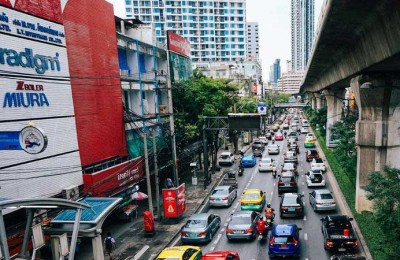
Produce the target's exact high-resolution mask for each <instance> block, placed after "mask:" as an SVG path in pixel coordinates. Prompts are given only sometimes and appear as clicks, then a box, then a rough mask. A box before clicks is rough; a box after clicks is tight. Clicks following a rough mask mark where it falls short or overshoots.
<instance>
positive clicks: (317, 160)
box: [313, 158, 324, 163]
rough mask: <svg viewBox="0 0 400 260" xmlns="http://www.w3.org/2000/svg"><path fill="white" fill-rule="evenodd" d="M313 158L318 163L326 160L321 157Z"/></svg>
mask: <svg viewBox="0 0 400 260" xmlns="http://www.w3.org/2000/svg"><path fill="white" fill-rule="evenodd" d="M313 160H315V162H317V163H322V162H324V161H322V159H321V158H314V159H313Z"/></svg>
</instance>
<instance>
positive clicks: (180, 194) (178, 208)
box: [162, 183, 186, 218]
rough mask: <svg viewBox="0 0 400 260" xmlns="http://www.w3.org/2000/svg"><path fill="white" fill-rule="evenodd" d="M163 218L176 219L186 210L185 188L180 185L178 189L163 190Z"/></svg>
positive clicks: (183, 185)
mask: <svg viewBox="0 0 400 260" xmlns="http://www.w3.org/2000/svg"><path fill="white" fill-rule="evenodd" d="M162 194H163V203H164V217H166V218H178V217H180V216H181V215H182V214H183V213H184V212H185V210H186V186H185V184H184V183H183V184H181V185H180V186H179V187H178V188H171V189H163V191H162Z"/></svg>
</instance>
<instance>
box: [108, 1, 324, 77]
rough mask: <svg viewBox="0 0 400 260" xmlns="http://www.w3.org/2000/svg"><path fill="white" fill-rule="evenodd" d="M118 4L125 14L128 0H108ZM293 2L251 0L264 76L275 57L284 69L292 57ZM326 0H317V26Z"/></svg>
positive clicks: (250, 16)
mask: <svg viewBox="0 0 400 260" xmlns="http://www.w3.org/2000/svg"><path fill="white" fill-rule="evenodd" d="M107 1H108V2H110V3H112V4H113V5H114V13H115V15H117V16H120V17H125V11H124V10H125V7H124V3H125V0H107ZM290 2H291V0H247V1H246V3H247V21H248V22H258V23H259V27H260V29H259V30H260V58H261V60H262V67H263V76H264V79H268V77H269V68H270V66H271V65H272V63H274V61H275V59H281V68H282V72H285V71H286V60H290V59H291V57H290ZM322 3H323V0H315V27H316V28H317V23H318V17H319V13H320V10H321V6H322Z"/></svg>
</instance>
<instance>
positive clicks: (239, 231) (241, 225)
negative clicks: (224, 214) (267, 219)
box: [225, 211, 261, 241]
mask: <svg viewBox="0 0 400 260" xmlns="http://www.w3.org/2000/svg"><path fill="white" fill-rule="evenodd" d="M260 216H261V215H260V214H258V213H257V212H255V211H236V212H235V213H233V214H232V216H231V220H230V221H229V223H228V226H227V227H226V231H225V232H226V237H227V238H228V241H230V240H232V239H253V238H255V237H256V235H257V230H256V229H257V221H258V220H259V219H260Z"/></svg>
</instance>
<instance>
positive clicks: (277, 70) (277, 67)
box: [269, 59, 281, 86]
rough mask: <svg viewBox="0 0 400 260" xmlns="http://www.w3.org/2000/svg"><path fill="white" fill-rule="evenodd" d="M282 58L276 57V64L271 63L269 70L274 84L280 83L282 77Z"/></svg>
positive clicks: (270, 78)
mask: <svg viewBox="0 0 400 260" xmlns="http://www.w3.org/2000/svg"><path fill="white" fill-rule="evenodd" d="M280 62H281V60H280V59H276V60H275V62H274V64H272V65H271V67H270V71H269V81H270V82H271V85H272V86H277V85H278V80H279V79H280V78H281V64H280Z"/></svg>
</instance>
